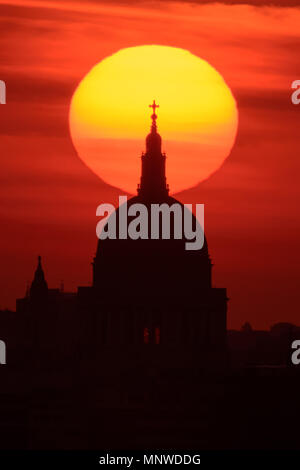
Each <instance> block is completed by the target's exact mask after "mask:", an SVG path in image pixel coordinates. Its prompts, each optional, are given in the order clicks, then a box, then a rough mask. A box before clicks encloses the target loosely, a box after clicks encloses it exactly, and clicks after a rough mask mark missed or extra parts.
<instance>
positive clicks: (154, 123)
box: [149, 100, 159, 134]
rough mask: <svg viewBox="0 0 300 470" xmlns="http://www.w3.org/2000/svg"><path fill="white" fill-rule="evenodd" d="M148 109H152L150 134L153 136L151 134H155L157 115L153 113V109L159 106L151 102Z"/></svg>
mask: <svg viewBox="0 0 300 470" xmlns="http://www.w3.org/2000/svg"><path fill="white" fill-rule="evenodd" d="M149 108H152V109H153V113H152V115H151V119H152V126H151V133H152V134H153V133H156V131H157V126H156V119H157V114H156V113H155V109H156V108H159V104H156V103H155V100H153V103H152V104H149Z"/></svg>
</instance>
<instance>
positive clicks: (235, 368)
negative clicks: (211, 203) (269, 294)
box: [0, 102, 300, 451]
mask: <svg viewBox="0 0 300 470" xmlns="http://www.w3.org/2000/svg"><path fill="white" fill-rule="evenodd" d="M151 107H152V108H153V114H152V116H151V118H152V124H151V131H150V133H149V134H148V136H147V137H146V151H145V153H143V154H142V157H141V160H142V174H141V180H140V184H139V185H138V191H137V195H136V196H135V197H133V198H132V199H130V200H129V201H128V207H129V208H130V207H132V205H133V204H135V203H142V204H144V205H145V206H146V207H150V205H151V204H153V203H154V204H166V205H167V206H168V207H169V208H171V206H172V205H173V204H174V203H177V204H180V203H179V202H178V201H176V199H174V198H172V197H170V196H169V190H168V185H167V182H166V175H165V164H166V155H165V154H164V153H162V151H161V146H162V141H161V137H160V135H159V134H158V132H157V125H156V120H157V116H156V113H155V109H156V107H157V105H156V104H155V102H153V105H151ZM180 207H182V208H183V206H182V204H181V205H180ZM121 208H122V207H119V208H118V209H117V210H116V213H114V214H111V215H110V217H114V216H116V215H118V214H119V212H120V210H121ZM183 210H186V209H184V208H183ZM148 214H149V211H148ZM116 220H117V221H118V220H119V217H118V216H116ZM197 223H198V221H197V220H196V218H195V217H194V218H193V225H194V226H196V225H197ZM108 224H109V219H108V220H107V225H108ZM128 224H130V217H128ZM148 224H151V220H150V219H149V220H148ZM106 227H107V226H104V229H103V230H105V229H106ZM175 228H176V227H175V216H174V217H172V213H171V210H170V239H164V238H163V237H162V236H159V238H158V239H141V238H140V239H136V240H133V239H131V238H127V239H123V238H122V237H120V236H119V237H118V238H116V239H112V238H105V239H99V241H98V247H97V252H96V256H95V257H94V259H93V263H92V265H93V282H92V285H90V286H81V287H78V290H77V292H73V293H68V292H64V291H63V289H52V288H49V286H48V284H47V281H46V278H45V275H44V271H43V267H42V260H41V257H39V258H38V266H37V269H36V271H35V274H34V279H33V281H32V284H31V286H30V288H29V289H28V292H27V294H26V296H25V297H24V298H22V299H18V300H17V311H16V312H9V311H7V312H2V315H1V334H2V338H4V339H5V341H6V342H7V345H8V347H7V350H8V353H7V356H8V360H7V365H5V366H4V365H3V366H2V367H1V368H0V373H2V382H1V383H2V388H1V390H0V417H1V420H0V440H1V445H2V448H7V449H12V448H13V449H18V448H20V449H119V450H120V449H135V450H137V449H156V450H157V449H172V450H174V449H181V450H182V449H195V450H197V451H199V449H283V448H285V449H286V448H294V449H295V448H299V443H298V433H297V424H298V421H297V419H295V417H297V416H298V415H299V416H300V404H299V399H298V395H299V393H298V391H299V386H300V372H298V370H299V369H298V368H297V367H294V366H292V365H291V361H290V345H291V342H292V340H294V339H297V338H299V332H300V329H299V328H297V327H295V326H293V325H290V324H286V323H282V324H277V325H273V327H272V328H271V329H270V331H255V330H252V328H251V325H249V324H245V325H244V327H243V328H242V329H241V330H240V331H230V330H229V331H226V314H227V300H228V299H227V294H226V289H224V288H215V287H212V280H211V271H212V263H211V260H210V257H209V252H208V245H207V241H206V239H205V238H204V244H203V246H202V248H201V249H200V250H186V249H185V243H186V239H185V237H183V238H182V239H178V238H176V237H175ZM117 233H119V230H117ZM183 233H184V232H183ZM160 235H161V233H160ZM227 343H228V348H227Z"/></svg>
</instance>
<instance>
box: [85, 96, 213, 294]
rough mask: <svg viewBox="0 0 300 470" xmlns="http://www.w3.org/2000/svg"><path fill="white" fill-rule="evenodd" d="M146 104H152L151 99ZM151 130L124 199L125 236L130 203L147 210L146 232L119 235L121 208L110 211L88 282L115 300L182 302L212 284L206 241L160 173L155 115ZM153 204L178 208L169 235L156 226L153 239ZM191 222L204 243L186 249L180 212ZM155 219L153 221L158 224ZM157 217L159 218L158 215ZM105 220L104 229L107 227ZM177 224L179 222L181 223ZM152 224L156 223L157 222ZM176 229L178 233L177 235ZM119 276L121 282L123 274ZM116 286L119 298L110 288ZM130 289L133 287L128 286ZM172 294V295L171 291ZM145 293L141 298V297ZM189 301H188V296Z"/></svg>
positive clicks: (171, 217)
mask: <svg viewBox="0 0 300 470" xmlns="http://www.w3.org/2000/svg"><path fill="white" fill-rule="evenodd" d="M151 107H154V110H155V108H156V107H157V105H156V104H155V101H154V102H153V105H151ZM151 117H152V128H151V132H150V134H149V135H148V136H147V138H146V153H145V154H143V155H142V175H141V183H140V185H139V186H138V195H137V196H135V197H133V198H131V199H130V200H129V201H127V208H125V211H126V213H127V225H126V229H127V230H126V234H128V229H129V228H130V224H131V222H132V220H133V219H135V218H136V216H132V217H131V216H129V215H128V213H129V212H128V211H129V209H130V207H132V206H133V205H134V204H143V206H146V208H147V215H146V216H145V217H146V218H147V220H146V226H147V236H144V235H143V237H141V236H140V237H138V236H137V237H136V239H132V238H130V237H128V236H127V237H126V238H125V237H122V236H119V235H120V226H119V221H120V220H121V218H120V211H121V209H122V213H124V207H123V206H121V207H119V208H118V209H116V211H115V212H114V213H113V214H111V216H110V218H112V219H111V220H115V227H116V231H115V236H114V238H105V239H99V241H98V247H97V253H96V256H95V258H94V263H93V270H94V278H93V285H94V288H95V291H96V292H97V293H98V294H99V295H106V296H108V298H109V299H110V300H111V301H113V302H115V301H120V300H122V299H123V300H125V299H130V298H131V300H133V299H136V298H137V297H140V298H144V299H145V298H148V300H149V303H151V302H152V301H154V302H155V301H156V300H157V298H159V299H160V302H164V301H165V302H170V299H171V298H172V299H173V300H174V299H175V298H178V297H180V296H182V297H184V301H186V293H187V292H189V293H190V294H191V297H195V296H196V297H197V296H198V295H199V291H201V290H205V289H209V288H210V287H211V261H210V257H209V254H208V248H207V242H206V239H205V237H204V234H203V232H202V229H201V227H200V224H199V222H198V221H197V219H196V217H195V216H194V215H193V214H191V212H190V211H189V210H188V209H187V208H186V207H185V206H184V205H183V204H182V203H180V202H179V201H177V200H176V199H174V198H173V197H170V196H169V195H168V185H167V183H166V177H165V158H166V157H165V155H164V154H162V153H161V137H160V135H159V134H158V133H157V129H156V118H157V116H156V114H155V113H153V114H152V116H151ZM153 204H156V205H157V204H159V205H161V204H164V205H165V206H169V208H170V207H171V206H173V205H174V204H176V206H177V207H176V210H178V211H179V213H180V214H181V215H180V217H181V218H180V219H179V218H176V215H175V209H174V212H173V210H170V209H169V208H168V209H169V219H168V230H169V231H170V233H169V237H168V238H166V237H164V236H163V234H162V226H163V224H161V225H160V231H159V234H157V237H156V238H155V237H152V231H151V230H152V225H151V224H152V218H151V208H152V205H153ZM186 211H187V212H188V218H189V221H190V222H191V225H192V226H191V230H192V231H193V232H195V230H196V228H197V230H198V232H197V233H198V234H199V233H200V232H201V234H202V240H203V238H204V243H203V246H202V248H201V249H197V250H195V249H187V243H189V242H192V241H193V240H191V239H188V238H187V236H186V231H185V226H184V220H185V213H186ZM157 220H158V219H156V222H155V223H156V224H157ZM161 221H162V219H161ZM109 223H110V219H108V221H107V224H106V226H105V227H104V228H103V230H104V232H107V231H108V225H109ZM180 224H181V225H180ZM156 227H157V225H156ZM178 227H180V228H181V236H180V237H179V236H178ZM123 277H124V283H122V278H123ZM117 284H118V296H117V298H116V295H115V288H116V285H117ZM128 286H131V287H132V290H130V289H128ZM171 294H172V295H171ZM145 296H146V297H145ZM190 300H191V299H190Z"/></svg>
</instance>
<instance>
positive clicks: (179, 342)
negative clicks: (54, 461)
mask: <svg viewBox="0 0 300 470" xmlns="http://www.w3.org/2000/svg"><path fill="white" fill-rule="evenodd" d="M150 107H151V108H152V109H153V114H152V116H151V119H152V124H151V130H150V133H149V134H148V135H147V137H146V152H145V153H143V154H142V156H141V160H142V172H141V179H140V184H139V185H138V189H137V196H135V197H133V198H131V199H130V200H129V201H128V204H127V205H128V207H130V206H131V205H132V204H136V203H142V204H144V205H145V206H146V207H149V208H150V206H151V204H153V203H155V204H167V205H168V206H169V207H171V206H172V205H173V204H174V203H176V204H180V206H181V207H182V210H183V211H185V210H187V209H186V208H185V207H184V206H183V205H182V204H181V203H180V202H179V201H177V200H176V199H174V198H172V197H170V196H169V187H168V185H167V180H166V172H165V166H166V155H165V153H162V150H161V147H162V139H161V136H160V135H159V133H158V132H157V124H156V120H157V115H156V112H155V111H156V108H157V107H158V105H157V104H156V103H155V101H153V104H152V105H150ZM119 210H120V208H118V209H117V211H116V212H117V214H116V215H117V217H116V220H117V221H118V220H119V217H118V212H119ZM149 212H150V211H149ZM192 217H193V226H196V224H198V223H199V222H198V221H197V220H196V218H195V216H192ZM129 222H130V217H129V218H128V223H129ZM175 222H176V221H175V217H174V214H173V213H172V212H170V239H163V237H162V236H161V234H160V236H159V238H158V239H137V240H132V239H130V238H127V239H122V238H121V237H117V238H116V239H109V238H107V239H104V240H101V239H99V242H98V247H97V252H96V256H95V257H94V260H93V263H92V265H93V283H92V286H85V287H78V291H77V293H66V292H62V291H61V290H60V289H51V288H48V285H47V282H46V280H45V276H44V272H43V268H42V265H41V257H39V258H38V266H37V269H36V272H35V275H34V280H33V282H32V284H31V287H30V289H29V292H28V293H27V295H26V297H25V298H23V299H18V300H17V313H18V314H19V313H20V314H22V317H24V316H25V317H27V318H28V322H27V323H28V325H31V334H32V335H33V336H34V338H35V341H36V347H38V348H39V350H40V351H41V354H46V356H47V355H49V357H52V358H53V357H54V356H55V355H57V354H58V355H59V357H62V356H63V357H65V358H67V357H68V358H69V359H70V358H72V355H73V354H75V356H76V357H77V356H78V355H80V357H86V356H88V357H90V359H91V360H93V361H96V362H98V363H101V364H102V368H103V370H105V368H107V369H108V371H109V369H110V368H112V367H113V368H114V370H115V368H116V367H117V368H119V369H122V370H125V369H128V368H136V367H142V368H143V367H148V366H150V367H155V368H160V369H165V370H168V369H172V368H177V369H180V368H183V369H187V368H191V369H199V368H205V367H210V368H211V367H214V366H215V367H222V365H224V361H226V311H227V296H226V289H224V288H215V287H212V281H211V271H212V263H211V259H210V256H209V253H208V246H207V241H206V239H204V244H203V247H202V248H201V249H200V250H191V251H189V250H186V249H185V243H186V241H187V240H186V238H185V236H184V235H183V236H182V238H181V239H177V238H175V236H174V231H175V230H174V227H175ZM117 224H118V222H117ZM150 225H151V220H149V226H150ZM117 233H119V230H118V226H117ZM182 233H184V231H183V230H182Z"/></svg>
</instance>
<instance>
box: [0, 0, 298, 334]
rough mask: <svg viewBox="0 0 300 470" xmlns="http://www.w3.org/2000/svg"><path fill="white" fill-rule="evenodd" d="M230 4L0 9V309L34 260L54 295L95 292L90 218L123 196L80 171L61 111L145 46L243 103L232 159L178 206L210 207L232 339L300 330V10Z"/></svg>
mask: <svg viewBox="0 0 300 470" xmlns="http://www.w3.org/2000/svg"><path fill="white" fill-rule="evenodd" d="M239 3H240V2H237V1H226V2H222V3H214V2H187V1H182V2H176V3H175V2H172V1H160V2H155V1H152V2H143V1H139V2H129V1H128V2H126V1H123V2H116V1H110V2H101V1H99V2H92V1H91V2H74V1H71V0H70V1H66V0H65V1H64V0H63V1H61V2H58V1H28V2H27V1H9V0H7V1H6V2H1V1H0V18H1V19H0V22H1V25H0V28H1V38H0V62H1V68H0V79H1V80H4V81H5V82H6V86H7V104H6V105H1V106H0V120H1V123H0V124H1V125H0V132H1V138H0V152H1V153H0V155H1V159H0V166H1V172H0V179H1V181H0V194H1V206H0V220H1V241H2V243H1V247H0V256H1V270H0V308H5V307H10V308H14V306H15V299H16V297H20V296H23V295H24V293H25V289H26V282H27V281H31V279H32V276H33V270H34V268H35V264H36V256H37V255H38V254H41V255H42V256H43V259H44V266H45V271H46V276H47V280H48V283H49V285H50V286H51V287H55V286H59V284H60V282H61V280H64V284H65V288H66V289H68V290H75V289H76V287H77V286H78V285H80V284H81V285H82V284H87V283H89V282H90V281H91V266H90V262H91V260H92V257H93V255H94V253H95V249H96V243H97V239H96V235H95V227H96V222H97V221H96V216H95V210H96V207H97V205H98V204H100V203H101V202H113V203H116V201H117V197H118V195H119V192H120V191H118V190H117V189H115V188H112V187H110V186H108V185H106V184H104V183H103V182H102V181H101V180H99V179H98V178H97V177H96V176H95V175H94V174H93V173H91V171H90V170H89V169H88V168H87V167H85V165H84V164H83V163H82V161H81V160H80V159H79V158H78V157H77V155H76V152H75V150H74V148H73V146H72V143H71V140H70V137H69V130H68V110H69V104H70V99H71V96H72V93H73V92H74V90H75V88H76V86H77V84H78V82H79V81H80V80H81V79H82V77H83V76H84V75H85V74H86V73H87V71H88V70H90V68H91V67H92V66H93V65H95V64H96V63H97V62H99V61H100V60H101V59H102V58H104V57H106V56H107V55H110V54H112V53H114V52H115V51H117V50H119V49H121V48H124V47H130V46H136V45H141V44H153V43H154V44H162V45H170V46H175V47H181V48H184V49H188V50H190V51H191V52H192V53H194V54H196V55H199V56H200V57H201V58H203V59H205V60H207V61H208V62H209V63H210V64H211V65H213V66H214V67H215V68H216V69H217V70H218V71H219V72H220V73H221V74H222V75H223V77H224V78H225V80H226V82H227V83H228V85H229V86H230V87H231V89H232V92H233V94H234V96H235V98H236V100H237V103H238V108H239V115H240V124H239V131H238V137H237V141H236V144H235V146H234V148H233V150H232V152H231V155H230V156H229V157H228V159H227V160H226V161H225V163H224V164H223V166H222V167H221V169H220V170H218V172H216V173H215V174H214V175H213V176H211V177H210V178H209V179H208V180H207V181H205V182H204V183H201V184H199V185H198V186H197V187H196V188H194V189H193V190H189V191H185V192H184V193H181V194H180V195H179V199H180V200H182V201H183V202H186V203H203V202H204V203H205V231H206V235H207V239H208V244H209V249H210V253H211V256H212V259H213V263H214V265H215V266H214V271H213V278H214V285H215V286H218V287H227V289H228V296H229V298H230V302H229V312H228V324H229V327H239V326H240V325H241V324H242V323H243V322H245V321H246V320H249V321H250V322H251V323H252V324H253V326H254V327H256V328H262V327H269V326H270V324H272V323H275V322H278V321H292V322H294V323H298V324H300V321H299V308H298V303H299V302H298V292H299V288H298V285H299V273H298V271H299V268H298V266H299V264H300V250H299V247H298V240H299V234H300V233H299V232H300V221H299V217H298V212H299V210H298V204H299V194H300V187H299V173H300V159H299V150H300V143H299V139H298V138H297V137H298V135H297V134H298V133H299V131H298V129H299V120H300V105H299V106H294V105H292V103H291V99H290V95H291V89H290V87H291V83H292V81H294V80H296V79H300V63H299V46H300V29H299V24H300V7H296V6H295V5H297V4H298V3H299V2H296V1H272V2H271V1H262V2H258V1H251V2H249V3H251V5H250V4H247V2H242V3H243V4H239ZM271 4H273V5H276V6H270V5H271ZM255 5H260V6H255ZM287 5H290V6H291V7H287ZM147 132H148V129H145V135H146V133H147ZM162 137H163V136H162ZM141 145H142V143H141ZM137 157H138V155H137ZM168 158H172V156H171V155H168ZM137 164H139V160H138V158H137ZM124 271H125V268H124ZM124 275H125V272H124Z"/></svg>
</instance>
